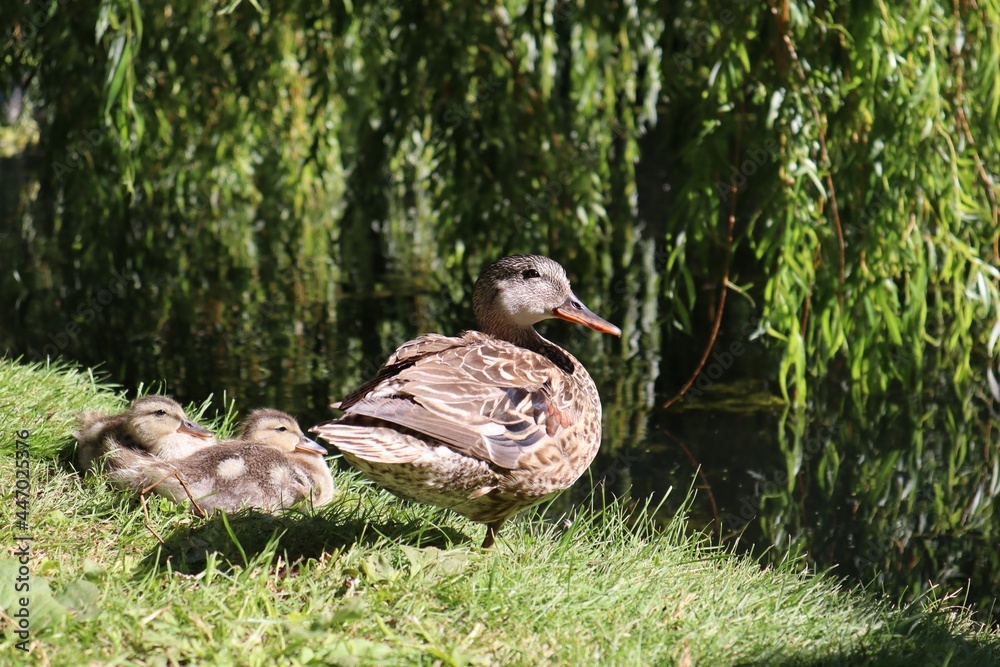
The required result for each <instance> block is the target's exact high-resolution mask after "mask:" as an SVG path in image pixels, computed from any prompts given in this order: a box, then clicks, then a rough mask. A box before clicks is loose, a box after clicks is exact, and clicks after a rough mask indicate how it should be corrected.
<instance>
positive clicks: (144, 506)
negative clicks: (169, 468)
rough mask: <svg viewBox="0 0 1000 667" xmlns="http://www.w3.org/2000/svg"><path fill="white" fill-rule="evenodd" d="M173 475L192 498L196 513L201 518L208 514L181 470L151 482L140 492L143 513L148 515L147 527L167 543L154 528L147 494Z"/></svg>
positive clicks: (162, 542)
mask: <svg viewBox="0 0 1000 667" xmlns="http://www.w3.org/2000/svg"><path fill="white" fill-rule="evenodd" d="M171 477H174V478H176V479H177V481H178V482H180V484H181V488H182V489H184V493H186V494H187V497H188V499H190V500H191V504H192V505H194V511H195V514H196V515H198V516H199V517H201V518H205V517H206V516H208V514H207V513H206V512H205V510H203V509H202V508H201V505H199V504H198V501H197V500H195V499H194V494H192V493H191V489H189V488H188V485H187V482H185V481H184V477H183V476H182V475H181V473H180V471H178V470H174V471H173V472H170V473H167V474H166V475H164V476H163V477H161V478H160V479H158V480H156V481H155V482H153V483H152V484H150V485H149V486H147V487H146V488H145V489H143V490H142V491H140V492H139V502H140V503H142V514H143V516H144V517H146V529H147V530H148V531H149V532H151V533H152V534H153V536H154V537H156V539H157V540H159V541H160V544H166V543H165V542H164V541H163V538H162V537H160V535H159V533H157V532H156V531H155V530H153V525H152V522H151V520H150V518H149V507H148V506H147V504H146V494H147V493H149V492H150V491H152V490H153V489H154V488H156V487H157V486H159V485H160V484H162V483H163V482H164V481H165V480H167V479H169V478H171Z"/></svg>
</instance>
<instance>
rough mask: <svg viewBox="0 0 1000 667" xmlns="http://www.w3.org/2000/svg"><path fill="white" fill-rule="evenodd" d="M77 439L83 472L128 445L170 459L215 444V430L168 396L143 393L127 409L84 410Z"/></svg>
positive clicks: (132, 448) (136, 450)
mask: <svg viewBox="0 0 1000 667" xmlns="http://www.w3.org/2000/svg"><path fill="white" fill-rule="evenodd" d="M79 421H80V428H79V430H77V431H75V432H74V433H73V435H74V437H76V440H77V459H78V461H79V465H80V469H81V470H83V471H84V472H86V471H88V470H93V469H94V468H95V467H97V466H98V465H100V464H101V463H102V461H103V460H104V458H105V457H106V456H107V454H108V452H111V451H113V450H116V449H120V448H125V449H129V450H132V451H134V452H136V453H148V454H150V455H152V456H155V457H157V458H159V459H164V460H171V459H179V458H183V457H185V456H189V455H191V454H193V453H195V452H197V451H199V450H201V449H203V448H205V447H210V446H212V445H214V444H215V438H214V436H213V435H212V433H211V432H210V431H208V430H206V429H205V428H203V427H201V426H199V425H198V424H195V423H194V422H192V421H191V420H190V419H188V418H187V415H186V414H184V409H183V408H182V407H181V406H180V405H178V404H177V402H176V401H174V400H173V399H170V398H167V397H166V396H144V397H142V398H138V399H136V400H135V401H133V403H132V405H131V406H129V409H128V410H126V411H125V412H122V413H120V414H117V415H106V414H104V413H102V412H85V413H83V414H81V415H80V417H79Z"/></svg>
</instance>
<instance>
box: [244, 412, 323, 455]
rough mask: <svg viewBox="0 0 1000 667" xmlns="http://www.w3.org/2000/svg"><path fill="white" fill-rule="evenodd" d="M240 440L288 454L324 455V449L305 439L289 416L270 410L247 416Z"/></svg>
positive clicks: (296, 423) (313, 441) (295, 422)
mask: <svg viewBox="0 0 1000 667" xmlns="http://www.w3.org/2000/svg"><path fill="white" fill-rule="evenodd" d="M240 440H246V441H250V442H257V443H261V444H264V445H270V446H272V447H276V448H278V449H280V450H281V451H283V452H288V453H291V452H300V453H303V454H317V455H319V456H325V455H326V448H325V447H323V446H322V445H320V444H319V443H317V442H316V441H315V440H311V439H309V438H307V437H306V436H305V434H304V433H302V429H301V428H299V424H298V422H297V421H295V419H294V418H293V417H292V416H291V415H289V414H286V413H284V412H281V411H280V410H272V409H271V408H260V409H258V410H254V411H253V412H251V413H250V414H249V415H247V418H246V419H245V420H244V421H243V431H242V435H241V436H240Z"/></svg>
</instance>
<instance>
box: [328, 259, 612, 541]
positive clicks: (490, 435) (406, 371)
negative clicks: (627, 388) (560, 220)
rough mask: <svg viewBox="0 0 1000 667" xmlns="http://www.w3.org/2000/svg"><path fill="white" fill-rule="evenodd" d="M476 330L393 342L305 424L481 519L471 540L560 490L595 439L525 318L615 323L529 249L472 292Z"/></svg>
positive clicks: (602, 327) (572, 367)
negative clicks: (368, 372)
mask: <svg viewBox="0 0 1000 667" xmlns="http://www.w3.org/2000/svg"><path fill="white" fill-rule="evenodd" d="M473 310H474V313H475V316H476V322H477V325H478V327H479V329H480V331H466V332H463V333H462V334H460V335H459V336H458V337H455V338H450V337H446V336H442V335H439V334H428V335H425V336H422V337H420V338H417V339H415V340H412V341H410V342H408V343H404V344H403V345H402V346H400V348H399V349H397V350H396V352H395V353H393V355H392V356H391V357H390V358H389V360H388V361H386V363H385V365H383V366H382V368H381V369H380V370H379V371H378V373H377V374H376V375H375V377H374V378H372V379H371V380H369V381H368V382H366V383H365V384H363V385H361V386H360V387H359V388H358V389H356V390H355V391H354V392H353V393H352V394H350V395H349V396H348V397H347V398H346V399H344V400H343V401H341V402H339V403H335V404H334V405H333V407H334V408H337V409H340V410H343V411H344V412H345V414H344V415H343V416H342V417H340V418H339V419H336V420H334V421H331V422H327V423H324V424H320V425H319V426H316V427H315V428H314V429H313V432H314V433H317V434H319V436H320V438H322V439H323V440H325V441H326V442H328V443H330V444H331V445H333V446H334V447H336V448H337V449H339V450H340V451H341V452H342V453H343V455H344V458H345V460H347V461H348V463H350V464H351V465H353V466H355V467H356V468H358V469H360V470H361V471H362V472H364V473H365V474H366V475H367V476H368V477H370V478H371V479H372V480H374V481H375V482H377V483H378V484H380V485H382V486H383V487H385V488H386V489H388V490H389V491H391V492H392V493H394V494H395V495H397V496H399V497H401V498H405V499H407V500H413V501H417V502H422V503H426V504H430V505H436V506H439V507H446V508H449V509H451V510H454V511H455V512H458V513H459V514H462V515H464V516H466V517H468V518H469V519H472V520H473V521H477V522H480V523H484V524H486V536H485V539H484V540H483V545H482V546H483V548H489V547H490V546H492V545H493V542H494V539H495V537H496V533H497V531H498V530H499V528H500V526H501V525H503V523H504V521H506V520H507V518H509V517H510V516H512V515H514V514H516V513H518V512H520V511H522V510H524V509H527V508H529V507H531V506H533V505H536V504H538V503H541V502H543V501H545V500H547V499H549V498H552V497H553V496H554V495H556V494H558V493H559V492H560V491H562V490H564V489H566V488H568V487H569V486H571V485H572V484H573V483H574V482H575V481H576V480H577V479H579V477H580V476H581V475H582V474H583V472H584V471H585V470H586V469H587V467H588V466H589V465H590V463H591V462H592V461H593V459H594V456H596V454H597V450H598V448H599V447H600V443H601V400H600V396H599V395H598V393H597V387H596V386H595V385H594V381H593V380H592V379H591V377H590V374H589V373H588V372H587V370H586V369H585V368H584V367H583V365H582V364H580V362H579V361H577V359H576V358H575V357H573V355H571V354H570V353H569V352H567V351H566V350H563V349H562V348H560V347H559V346H557V345H555V344H554V343H552V342H550V341H548V340H546V339H545V338H543V337H542V336H540V335H539V334H538V333H537V332H536V331H535V329H534V325H535V324H537V323H538V322H541V321H543V320H546V319H552V318H558V319H562V320H566V321H568V322H573V323H575V324H581V325H583V326H586V327H589V328H591V329H594V330H596V331H600V332H602V333H607V334H611V335H615V336H620V335H621V330H620V329H619V328H618V327H616V326H615V325H613V324H611V323H610V322H608V321H607V320H605V319H603V318H601V317H599V316H598V315H596V314H594V313H593V312H591V311H590V310H589V309H588V308H587V307H586V306H585V305H584V304H583V302H582V301H581V300H580V299H579V298H577V297H576V295H575V294H573V291H572V289H571V288H570V284H569V280H568V278H567V277H566V272H565V270H564V269H563V267H562V266H560V265H559V264H558V263H557V262H555V261H553V260H551V259H549V258H547V257H541V256H538V255H515V256H512V257H505V258H503V259H501V260H499V261H497V262H496V263H494V264H492V265H491V266H489V267H488V268H487V269H486V270H485V271H484V272H483V273H482V275H480V277H479V280H478V281H477V282H476V286H475V290H474V293H473Z"/></svg>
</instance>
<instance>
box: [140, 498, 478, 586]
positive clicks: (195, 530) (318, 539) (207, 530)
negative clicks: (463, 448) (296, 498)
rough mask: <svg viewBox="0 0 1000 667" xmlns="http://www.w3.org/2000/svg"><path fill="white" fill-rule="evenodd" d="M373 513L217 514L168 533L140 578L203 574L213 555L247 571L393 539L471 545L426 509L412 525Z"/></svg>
mask: <svg viewBox="0 0 1000 667" xmlns="http://www.w3.org/2000/svg"><path fill="white" fill-rule="evenodd" d="M424 509H425V510H426V508H424ZM397 512H398V509H397ZM367 514H368V513H367V512H365V511H364V510H363V509H362V508H359V507H358V505H357V503H355V504H353V505H352V506H349V507H348V506H344V505H342V504H335V505H332V506H328V507H325V508H321V509H320V510H318V511H317V512H316V513H304V512H298V511H295V510H290V511H287V512H284V513H282V514H278V515H272V514H264V513H260V512H256V511H244V512H239V513H237V514H231V515H228V516H223V515H221V514H215V515H213V516H211V517H209V518H208V519H206V520H204V521H200V522H199V523H197V524H196V525H195V526H193V527H185V528H181V529H178V530H175V531H174V532H173V533H170V534H169V535H165V536H164V544H161V545H158V546H157V547H156V548H155V549H153V550H152V551H151V552H150V553H149V554H147V555H146V557H145V558H143V559H142V561H141V562H140V564H139V567H138V569H137V575H139V576H142V575H144V574H147V573H149V572H150V571H153V570H157V569H162V568H164V567H167V566H169V567H170V568H171V569H172V570H174V571H175V572H181V573H184V574H197V573H199V572H202V571H203V570H204V569H205V566H206V563H207V562H208V558H209V556H210V555H211V554H216V563H217V564H216V566H217V567H219V566H221V567H223V568H224V569H225V568H228V567H232V566H240V567H245V566H246V565H247V564H249V563H250V562H253V561H254V560H255V558H257V557H258V556H261V555H266V554H267V553H268V552H273V554H274V555H276V556H281V558H282V559H283V560H284V561H285V562H286V563H290V564H292V563H296V562H299V561H301V560H305V559H309V558H315V559H318V558H320V557H322V556H323V555H324V554H328V553H336V552H340V551H344V550H346V549H349V548H351V547H352V546H354V545H355V544H363V545H367V546H373V545H375V544H376V543H379V542H386V541H389V542H395V543H400V544H407V545H410V546H414V547H418V548H422V547H438V548H442V549H445V548H451V547H454V546H459V545H463V544H470V543H471V540H470V538H469V537H468V536H467V535H464V534H462V533H461V532H459V531H457V530H455V529H453V528H449V527H441V526H437V525H434V524H433V523H432V521H430V520H428V517H427V515H426V514H427V513H426V511H425V512H424V513H423V515H421V516H418V515H416V514H415V515H414V516H413V517H412V518H410V519H408V520H406V521H396V520H389V519H386V518H385V517H383V516H366V515H367ZM431 519H433V517H431Z"/></svg>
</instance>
